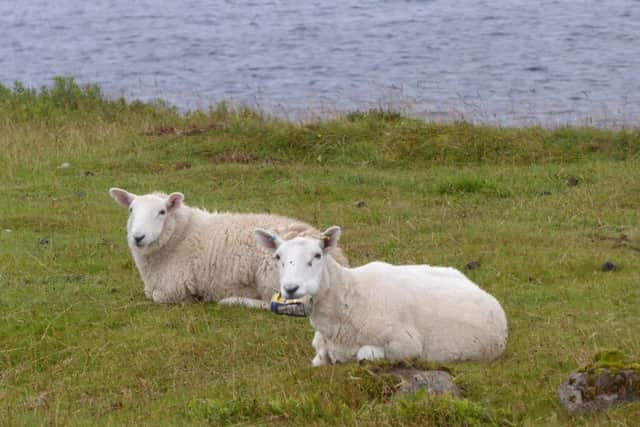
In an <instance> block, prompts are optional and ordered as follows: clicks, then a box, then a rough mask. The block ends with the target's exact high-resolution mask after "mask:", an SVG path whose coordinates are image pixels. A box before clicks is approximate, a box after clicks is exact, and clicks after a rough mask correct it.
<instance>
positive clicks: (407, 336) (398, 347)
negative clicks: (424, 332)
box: [385, 330, 422, 360]
mask: <svg viewBox="0 0 640 427" xmlns="http://www.w3.org/2000/svg"><path fill="white" fill-rule="evenodd" d="M419 337H420V335H419V334H417V333H416V332H415V331H409V330H406V331H404V333H402V334H401V335H400V336H399V337H398V338H397V339H394V340H393V341H391V342H389V344H388V345H387V346H386V347H385V349H386V355H387V358H389V359H392V360H401V359H412V358H415V357H421V356H422V342H421V340H419V339H418V338H419Z"/></svg>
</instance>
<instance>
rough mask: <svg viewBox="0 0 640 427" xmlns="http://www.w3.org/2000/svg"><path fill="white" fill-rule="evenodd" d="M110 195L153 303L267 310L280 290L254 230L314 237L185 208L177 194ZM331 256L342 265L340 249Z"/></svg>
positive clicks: (263, 221) (292, 223)
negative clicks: (123, 215)
mask: <svg viewBox="0 0 640 427" xmlns="http://www.w3.org/2000/svg"><path fill="white" fill-rule="evenodd" d="M109 193H110V194H111V196H112V197H113V198H114V199H115V200H116V202H118V203H119V204H121V205H123V206H125V207H127V208H128V209H129V219H128V222H127V241H128V244H129V248H130V249H131V254H132V255H133V259H134V261H135V263H136V266H137V268H138V271H139V272H140V277H141V278H142V281H143V282H144V291H145V294H146V296H147V297H149V298H151V299H153V301H154V302H157V303H177V302H183V301H190V300H205V301H218V302H220V303H223V304H241V305H246V306H251V307H260V308H268V307H269V305H268V303H267V302H266V301H269V300H270V298H271V296H272V295H273V293H274V292H277V290H278V287H279V280H278V269H277V268H276V265H275V262H274V260H273V259H272V256H271V254H270V253H269V252H268V251H265V250H263V249H260V248H257V247H256V245H255V240H254V237H253V230H254V229H255V228H256V227H270V228H274V229H277V230H278V232H280V233H283V235H284V236H285V237H284V238H285V239H286V238H292V237H295V236H298V235H306V234H314V233H315V234H318V231H317V230H315V229H314V228H313V227H312V226H310V225H308V224H305V223H302V222H300V221H296V220H294V219H291V218H285V217H281V216H276V215H267V214H239V213H215V212H214V213H211V212H207V211H205V210H202V209H197V208H192V207H189V206H187V205H185V204H184V202H183V200H184V196H183V195H182V193H171V194H169V195H166V194H162V193H153V194H146V195H141V196H136V195H135V194H132V193H129V192H127V191H125V190H122V189H119V188H112V189H110V190H109ZM331 255H332V256H334V257H336V259H337V260H338V262H340V263H342V264H346V262H347V261H346V258H345V257H344V255H343V254H342V251H341V250H340V249H338V248H336V249H335V250H334V251H332V252H331Z"/></svg>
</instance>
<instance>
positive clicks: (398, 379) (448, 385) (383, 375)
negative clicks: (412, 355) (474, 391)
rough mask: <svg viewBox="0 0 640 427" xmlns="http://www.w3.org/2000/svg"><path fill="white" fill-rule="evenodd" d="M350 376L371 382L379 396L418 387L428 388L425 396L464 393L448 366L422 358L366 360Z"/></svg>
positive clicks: (407, 391)
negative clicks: (455, 381)
mask: <svg viewBox="0 0 640 427" xmlns="http://www.w3.org/2000/svg"><path fill="white" fill-rule="evenodd" d="M349 376H350V377H351V378H355V379H358V380H359V381H363V382H364V383H366V384H369V385H368V386H367V388H369V389H371V390H376V391H375V393H374V394H376V395H380V396H386V397H389V396H391V395H393V394H407V393H415V392H417V391H419V390H425V394H426V395H435V396H440V395H444V394H447V395H449V396H450V397H460V398H461V397H462V395H463V394H462V390H460V388H459V387H458V386H457V385H456V384H455V383H454V381H453V377H452V376H451V374H450V372H449V370H448V369H447V368H446V367H444V366H442V365H439V364H434V363H430V362H425V361H422V360H403V361H391V360H379V361H376V362H363V363H361V364H359V365H357V366H355V367H354V368H353V369H351V371H350V372H349Z"/></svg>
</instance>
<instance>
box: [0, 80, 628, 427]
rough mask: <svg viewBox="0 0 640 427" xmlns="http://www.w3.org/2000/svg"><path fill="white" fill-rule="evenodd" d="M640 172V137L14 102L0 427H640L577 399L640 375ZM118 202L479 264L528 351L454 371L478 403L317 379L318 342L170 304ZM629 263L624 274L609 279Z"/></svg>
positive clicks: (427, 259)
mask: <svg viewBox="0 0 640 427" xmlns="http://www.w3.org/2000/svg"><path fill="white" fill-rule="evenodd" d="M639 153H640V132H639V131H637V130H619V131H613V130H598V129H590V128H558V129H543V128H537V127H536V128H526V129H511V128H493V127H485V126H473V125H470V124H468V123H455V124H437V123H425V122H422V121H419V120H414V119H410V118H407V117H402V116H400V115H398V114H395V113H390V112H384V111H371V112H358V113H352V114H349V115H346V116H344V117H341V118H337V119H335V120H332V121H326V122H317V123H310V124H292V123H285V122H281V121H278V120H275V119H273V118H269V117H267V116H265V115H263V114H259V113H256V112H254V111H250V110H246V109H239V110H231V109H229V108H227V107H226V106H225V105H224V104H222V105H220V106H218V107H216V108H213V109H211V110H210V111H196V112H190V113H187V114H178V113H177V112H176V111H175V110H173V109H172V108H169V107H168V106H166V105H164V104H162V103H161V102H157V103H150V104H143V103H135V102H134V103H128V102H126V101H124V100H115V101H112V100H106V99H105V98H104V97H103V96H102V95H101V93H100V91H99V89H98V88H97V87H87V88H81V87H78V86H77V85H76V84H75V83H74V82H73V81H71V80H68V79H59V80H57V81H56V83H55V85H54V86H53V87H51V88H48V89H43V90H29V89H25V88H23V87H22V86H20V85H17V86H16V87H13V88H4V87H0V164H1V165H2V167H0V185H1V192H0V194H2V197H3V202H2V203H0V420H2V424H8V425H40V424H48V425H185V424H193V425H203V424H211V425H224V424H233V425H237V424H243V425H244V424H249V425H254V424H258V425H267V424H271V423H280V424H284V425H302V424H304V425H388V426H391V425H398V424H401V423H403V424H407V425H412V424H413V425H425V424H434V425H486V424H496V425H573V424H574V423H576V422H577V423H578V424H580V425H612V424H614V425H629V426H631V425H635V423H636V421H637V419H638V418H639V417H640V404H638V403H635V404H630V405H625V406H621V407H617V408H613V409H611V410H609V411H608V412H606V413H603V414H599V415H595V416H589V417H584V418H580V419H578V420H577V421H576V420H573V419H571V418H569V417H567V416H566V415H565V413H564V411H563V409H562V408H561V407H560V404H559V401H558V399H557V394H556V389H557V387H558V385H559V384H560V382H561V381H562V380H563V379H564V378H565V377H566V376H567V375H568V374H569V373H570V372H572V371H575V370H576V369H578V368H580V367H581V366H584V365H586V364H588V363H590V362H591V360H592V359H593V356H594V354H596V353H597V352H599V351H601V350H605V349H610V348H618V349H622V350H623V351H624V352H625V353H626V354H627V356H628V357H629V358H630V359H631V360H638V359H639V358H640V334H639V333H638V325H640V287H639V286H638V283H639V281H640V274H639V269H638V267H637V264H638V259H639V257H640V253H639V252H638V248H639V247H640V238H639V237H640V234H639V233H638V220H639V217H640V214H639V213H638V212H640V197H638V194H640V158H639ZM65 162H67V163H69V164H70V167H68V168H60V165H61V164H63V163H65ZM571 176H575V177H577V178H578V179H579V185H577V186H569V185H567V183H566V182H567V178H568V177H571ZM111 186H119V187H123V188H126V189H128V190H130V191H133V192H137V193H144V192H148V191H152V190H163V191H182V192H184V193H185V195H186V198H187V202H188V203H190V204H192V205H194V206H201V207H206V208H208V209H218V210H233V211H239V212H263V211H270V212H274V213H281V214H285V215H289V216H293V217H297V218H300V219H302V220H305V221H308V222H311V223H314V224H316V225H317V226H319V227H327V226H330V225H333V224H338V225H341V226H343V237H342V245H343V247H344V249H345V250H346V253H347V254H348V255H349V257H350V260H351V262H352V264H354V265H358V264H361V263H364V262H368V261H371V260H376V259H379V260H385V261H389V262H393V263H429V264H434V265H451V266H455V267H457V268H460V269H463V268H464V266H465V265H466V264H467V263H468V262H469V261H471V260H477V261H479V262H480V268H478V269H475V270H472V271H468V272H467V274H468V275H469V277H470V278H471V279H472V280H474V281H476V282H477V283H479V284H480V285H481V286H482V287H483V288H485V289H487V290H488V291H489V292H491V293H492V294H493V295H495V296H496V297H497V298H498V299H499V300H500V301H501V302H502V304H503V305H504V308H505V310H506V312H507V317H508V321H509V329H510V336H509V343H508V348H507V352H506V354H505V355H504V357H502V358H500V359H499V360H498V361H496V362H494V363H490V364H487V363H461V364H451V365H448V367H449V368H450V369H451V370H452V372H453V374H454V376H455V378H456V381H457V382H458V383H459V384H460V385H461V386H462V387H463V388H464V390H465V393H466V400H463V401H451V400H448V399H425V398H424V396H408V397H404V398H394V397H392V396H391V393H390V392H389V387H390V385H389V384H387V383H386V382H385V380H383V379H382V378H381V377H379V376H377V375H376V374H375V370H371V369H367V368H366V366H365V367H358V366H357V365H355V364H345V365H342V366H331V367H326V368H320V369H312V368H311V367H310V361H311V359H312V357H313V354H312V349H311V338H312V329H311V327H310V325H309V323H308V320H307V319H298V318H288V317H280V316H275V315H272V314H270V313H268V312H260V311H255V310H248V309H243V308H237V307H235V308H234V307H221V306H217V305H215V304H193V305H176V306H158V305H154V304H153V303H151V302H149V301H148V300H146V299H145V297H144V294H143V290H142V284H141V282H140V279H139V277H138V274H137V272H136V271H135V267H134V265H133V263H132V261H131V258H130V256H129V253H128V250H127V246H126V242H125V238H124V233H125V221H126V212H125V211H124V210H123V209H121V208H120V207H119V206H117V205H116V204H115V203H114V202H113V201H112V200H111V199H110V197H109V196H108V194H107V189H108V188H109V187H111ZM359 201H365V202H366V207H363V208H359V207H357V204H358V202H359ZM623 234H624V235H625V236H626V237H621V236H622V235H623ZM608 260H609V261H612V262H615V263H616V264H617V265H618V266H619V269H618V270H617V271H615V272H602V271H600V270H599V269H600V266H601V265H602V264H603V263H604V262H605V261H608Z"/></svg>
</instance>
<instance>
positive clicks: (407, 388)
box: [393, 368, 462, 397]
mask: <svg viewBox="0 0 640 427" xmlns="http://www.w3.org/2000/svg"><path fill="white" fill-rule="evenodd" d="M393 374H394V375H396V376H397V377H399V378H400V379H401V380H402V382H401V383H400V385H399V387H398V393H401V394H404V393H415V392H416V391H418V390H420V389H425V390H426V391H427V393H429V394H431V395H436V396H440V395H443V394H448V395H450V396H453V397H462V391H461V390H460V388H459V387H458V386H457V385H455V383H454V382H453V377H452V376H451V374H450V373H448V372H446V371H441V370H429V371H423V370H419V369H416V368H396V369H394V370H393Z"/></svg>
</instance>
